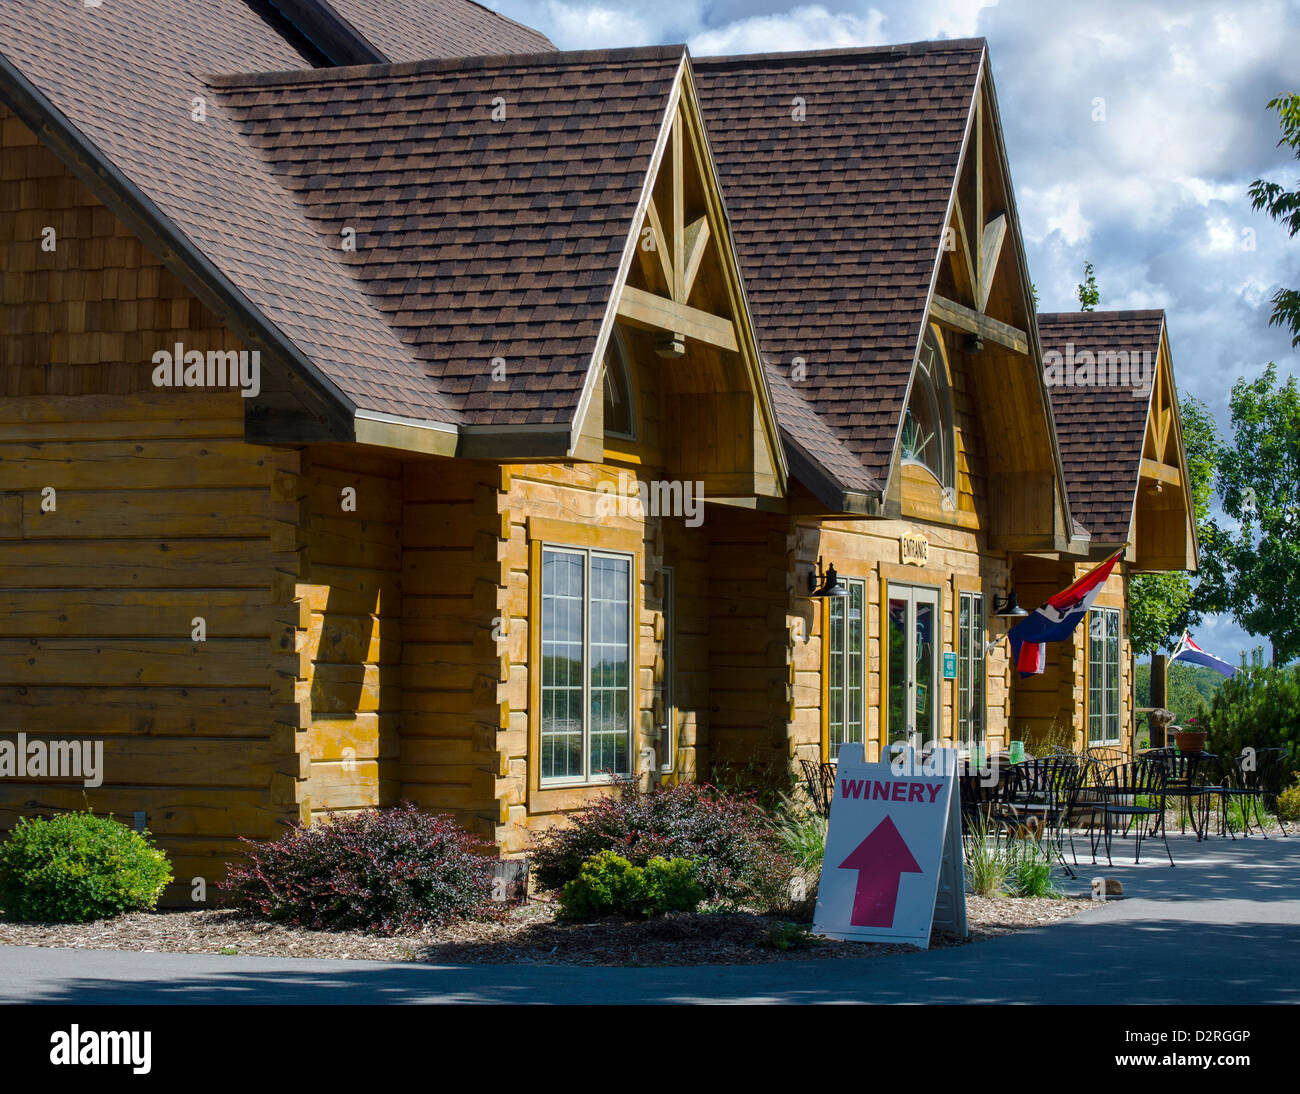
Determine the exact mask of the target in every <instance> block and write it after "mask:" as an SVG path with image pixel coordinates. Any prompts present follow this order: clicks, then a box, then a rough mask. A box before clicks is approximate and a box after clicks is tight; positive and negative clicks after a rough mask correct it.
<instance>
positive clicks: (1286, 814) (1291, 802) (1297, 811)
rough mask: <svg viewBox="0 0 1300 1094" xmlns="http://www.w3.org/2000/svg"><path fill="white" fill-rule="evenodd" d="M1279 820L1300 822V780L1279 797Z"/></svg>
mask: <svg viewBox="0 0 1300 1094" xmlns="http://www.w3.org/2000/svg"><path fill="white" fill-rule="evenodd" d="M1277 819H1278V820H1281V821H1300V779H1297V780H1296V782H1295V783H1294V785H1292V786H1288V787H1287V788H1286V789H1285V790H1283V791H1282V793H1281V794H1279V795H1278V796H1277Z"/></svg>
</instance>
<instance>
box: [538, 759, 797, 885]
mask: <svg viewBox="0 0 1300 1094" xmlns="http://www.w3.org/2000/svg"><path fill="white" fill-rule="evenodd" d="M780 847H781V843H780V838H779V837H778V835H777V834H776V832H775V831H774V830H773V828H772V821H771V819H770V818H769V817H768V815H767V814H766V813H764V812H763V810H762V809H760V808H759V807H758V805H756V804H755V803H754V802H753V801H752V800H751V799H749V798H747V797H741V796H740V795H737V794H729V793H727V792H726V791H724V790H719V789H718V788H717V787H715V786H709V785H707V784H704V783H678V784H677V785H676V786H655V787H652V788H651V789H649V790H642V789H640V788H638V787H637V786H636V785H635V784H634V783H621V784H619V785H618V786H616V787H615V788H613V789H612V790H611V792H610V793H608V794H604V795H601V797H599V798H597V799H596V801H594V802H593V803H592V804H590V805H588V806H587V807H586V808H585V809H583V810H582V811H581V812H578V813H575V814H573V815H572V816H571V817H570V818H569V821H568V823H567V824H562V825H559V826H558V827H555V828H552V829H549V830H548V831H546V832H544V833H542V834H541V835H540V836H538V837H537V839H536V841H535V842H534V844H533V847H532V850H531V851H530V852H529V857H530V859H531V863H532V867H531V868H532V872H533V877H534V878H535V879H536V881H537V884H538V885H539V886H541V888H543V889H553V890H557V891H558V890H560V889H563V888H564V885H565V883H566V882H569V881H572V880H573V879H574V878H576V877H578V875H579V874H580V873H581V872H582V866H583V863H585V862H586V861H587V860H588V859H590V858H591V856H592V855H595V854H599V853H600V852H601V851H613V852H615V853H616V854H618V855H620V856H621V857H623V858H625V859H627V860H628V862H630V863H632V865H633V866H645V865H646V864H647V863H648V862H649V861H650V860H651V859H652V858H655V857H656V856H658V857H661V858H665V859H674V858H687V859H694V860H695V861H696V862H697V863H698V868H699V882H700V885H701V887H702V888H703V890H704V894H705V899H706V900H710V901H716V902H719V903H725V904H732V905H739V904H746V905H755V906H762V907H768V906H771V905H773V904H779V903H780V902H781V901H782V899H783V898H784V897H785V895H786V892H787V889H788V885H789V880H790V878H791V877H792V876H793V874H794V872H795V865H794V863H793V862H792V861H791V860H790V859H789V858H788V857H787V856H786V855H784V854H783V853H782V851H781V849H780Z"/></svg>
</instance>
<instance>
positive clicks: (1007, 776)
mask: <svg viewBox="0 0 1300 1094" xmlns="http://www.w3.org/2000/svg"><path fill="white" fill-rule="evenodd" d="M1015 787H1016V779H1015V774H1014V772H1013V769H1012V768H1011V766H1010V765H1008V764H1003V763H999V764H994V765H993V766H991V767H987V768H979V767H973V766H971V765H970V764H962V765H961V766H959V767H958V769H957V790H958V793H959V795H960V802H961V828H962V832H963V833H966V834H969V833H971V832H973V831H984V832H987V831H988V830H989V829H990V828H1000V827H1003V826H1005V825H1007V824H1008V823H1010V822H1012V821H1013V820H1014V816H1015V815H1014V812H1013V810H1012V807H1011V801H1012V798H1013V796H1014V793H1015Z"/></svg>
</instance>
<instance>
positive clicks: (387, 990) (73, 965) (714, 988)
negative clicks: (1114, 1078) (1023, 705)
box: [0, 835, 1300, 1005]
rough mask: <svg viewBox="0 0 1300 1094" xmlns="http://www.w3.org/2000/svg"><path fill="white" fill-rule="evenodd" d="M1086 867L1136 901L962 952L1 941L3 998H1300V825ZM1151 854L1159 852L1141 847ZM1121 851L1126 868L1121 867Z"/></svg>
mask: <svg viewBox="0 0 1300 1094" xmlns="http://www.w3.org/2000/svg"><path fill="white" fill-rule="evenodd" d="M1170 843H1171V845H1172V846H1173V848H1174V858H1175V860H1176V861H1177V863H1178V865H1177V867H1176V868H1174V869H1170V867H1169V865H1168V861H1167V860H1166V859H1165V858H1164V855H1163V849H1162V848H1161V847H1160V846H1159V844H1158V843H1154V844H1148V845H1146V846H1145V847H1144V848H1143V858H1144V862H1143V863H1142V865H1141V866H1137V867H1135V866H1133V865H1131V856H1132V848H1131V846H1130V845H1125V844H1124V843H1122V842H1121V843H1119V844H1118V845H1117V849H1116V850H1117V859H1116V862H1117V865H1116V866H1115V867H1114V868H1113V869H1110V868H1107V869H1101V868H1093V867H1089V866H1084V867H1081V868H1080V870H1079V874H1080V881H1079V882H1078V883H1077V887H1078V889H1079V890H1080V891H1082V890H1083V889H1085V888H1086V887H1087V879H1088V878H1089V877H1092V876H1100V875H1102V874H1104V875H1105V876H1108V877H1118V878H1119V879H1120V880H1121V881H1123V883H1124V887H1125V892H1126V897H1125V899H1123V900H1121V901H1114V902H1110V903H1107V904H1105V905H1098V906H1097V907H1096V908H1094V909H1091V910H1089V911H1087V912H1084V913H1083V914H1081V915H1078V916H1075V917H1074V918H1072V919H1068V920H1063V921H1061V922H1059V923H1055V924H1052V925H1049V926H1045V927H1040V928H1036V929H1033V930H1029V931H1024V932H1021V933H1019V934H1016V935H1014V936H1008V937H1002V938H997V939H992V940H990V941H986V942H977V943H973V944H971V945H969V946H964V947H960V948H957V949H944V950H933V951H929V952H927V953H908V954H899V955H895V956H891V957H881V958H871V959H864V960H861V961H856V960H839V961H835V960H828V961H790V962H781V963H777V964H771V965H756V966H743V967H734V966H726V967H716V966H714V967H694V968H654V969H610V968H575V967H546V966H508V965H471V966H437V965H404V964H387V963H379V962H371V961H319V960H298V959H287V958H286V959H274V958H262V957H238V956H235V957H223V956H217V955H186V954H170V953H123V952H116V951H107V950H66V949H65V950H60V949H44V948H35V947H0V1002H7V1003H17V1002H35V1003H76V1004H114V1005H121V1004H140V1003H168V1004H174V1003H275V1004H286V1003H297V1004H302V1003H309V1004H338V1003H345V1004H356V1003H510V1002H517V1003H596V1004H609V1003H900V1002H907V1003H1107V1004H1113V1003H1119V1002H1128V1003H1170V1002H1175V1003H1176V1002H1185V1003H1207V1004H1216V1005H1231V1004H1238V1003H1298V1002H1300V956H1297V955H1300V835H1296V836H1293V837H1291V838H1290V839H1276V838H1275V839H1269V840H1267V841H1266V840H1262V839H1258V838H1252V839H1251V840H1249V841H1247V840H1240V839H1239V840H1237V841H1236V842H1235V843H1232V842H1228V841H1223V840H1218V839H1214V840H1210V841H1208V842H1207V843H1203V844H1199V845H1198V844H1196V843H1195V842H1194V841H1193V840H1192V839H1191V838H1189V837H1174V838H1171V840H1170ZM1148 854H1149V855H1150V858H1149V860H1148V859H1147V855H1148ZM1126 856H1127V858H1128V859H1129V860H1130V864H1129V865H1118V863H1119V862H1120V861H1121V860H1122V859H1123V858H1125V857H1126Z"/></svg>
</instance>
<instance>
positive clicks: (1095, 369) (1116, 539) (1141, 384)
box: [1038, 310, 1196, 569]
mask: <svg viewBox="0 0 1300 1094" xmlns="http://www.w3.org/2000/svg"><path fill="white" fill-rule="evenodd" d="M1038 330H1039V335H1040V337H1041V339H1042V344H1043V360H1044V366H1045V375H1046V376H1047V378H1048V384H1049V387H1048V389H1049V391H1050V392H1051V398H1052V412H1053V416H1054V418H1055V420H1056V429H1057V436H1058V438H1059V443H1060V448H1061V458H1062V461H1063V463H1064V465H1065V477H1066V485H1067V487H1068V489H1069V491H1070V502H1071V507H1072V511H1073V512H1074V514H1075V515H1076V516H1077V517H1078V518H1079V520H1081V521H1082V522H1083V524H1084V526H1085V527H1087V528H1088V530H1089V531H1090V532H1091V533H1092V540H1093V543H1094V544H1100V545H1111V546H1118V545H1123V544H1129V545H1132V546H1133V547H1134V551H1133V552H1132V557H1133V561H1135V562H1136V563H1137V565H1138V566H1139V567H1140V568H1143V569H1195V553H1196V547H1195V530H1194V527H1193V524H1194V522H1193V521H1192V519H1191V514H1192V503H1191V495H1190V488H1189V484H1190V480H1189V477H1188V471H1187V459H1186V454H1185V452H1184V451H1183V448H1182V434H1181V427H1180V426H1179V424H1178V406H1177V391H1176V389H1175V388H1174V379H1173V364H1172V359H1171V357H1170V354H1169V343H1168V333H1167V329H1166V323H1165V313H1164V312H1163V311H1158V310H1150V311H1112V312H1105V311H1095V312H1059V313H1051V314H1041V315H1039V316H1038ZM1148 495H1149V496H1148ZM1157 512H1162V513H1174V514H1176V516H1175V517H1173V518H1170V519H1165V518H1163V517H1162V518H1160V519H1159V520H1158V521H1157V520H1156V519H1155V516H1154V514H1156V513H1157ZM1144 513H1145V514H1146V517H1145V518H1144V516H1143V514H1144ZM1135 518H1136V519H1135ZM1144 519H1146V520H1150V521H1151V527H1150V529H1149V536H1148V531H1147V530H1144V528H1143V527H1142V525H1143V521H1144ZM1171 522H1172V524H1174V525H1176V526H1177V534H1176V536H1174V539H1175V540H1176V541H1177V542H1173V541H1170V542H1165V540H1166V539H1168V536H1166V535H1165V530H1164V529H1165V528H1166V527H1167V526H1168V525H1169V524H1170V523H1171ZM1156 524H1159V525H1160V526H1161V530H1160V531H1159V532H1157V529H1156ZM1149 538H1150V539H1151V541H1150V542H1148V539H1149ZM1156 539H1159V540H1160V542H1155V540H1156Z"/></svg>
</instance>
